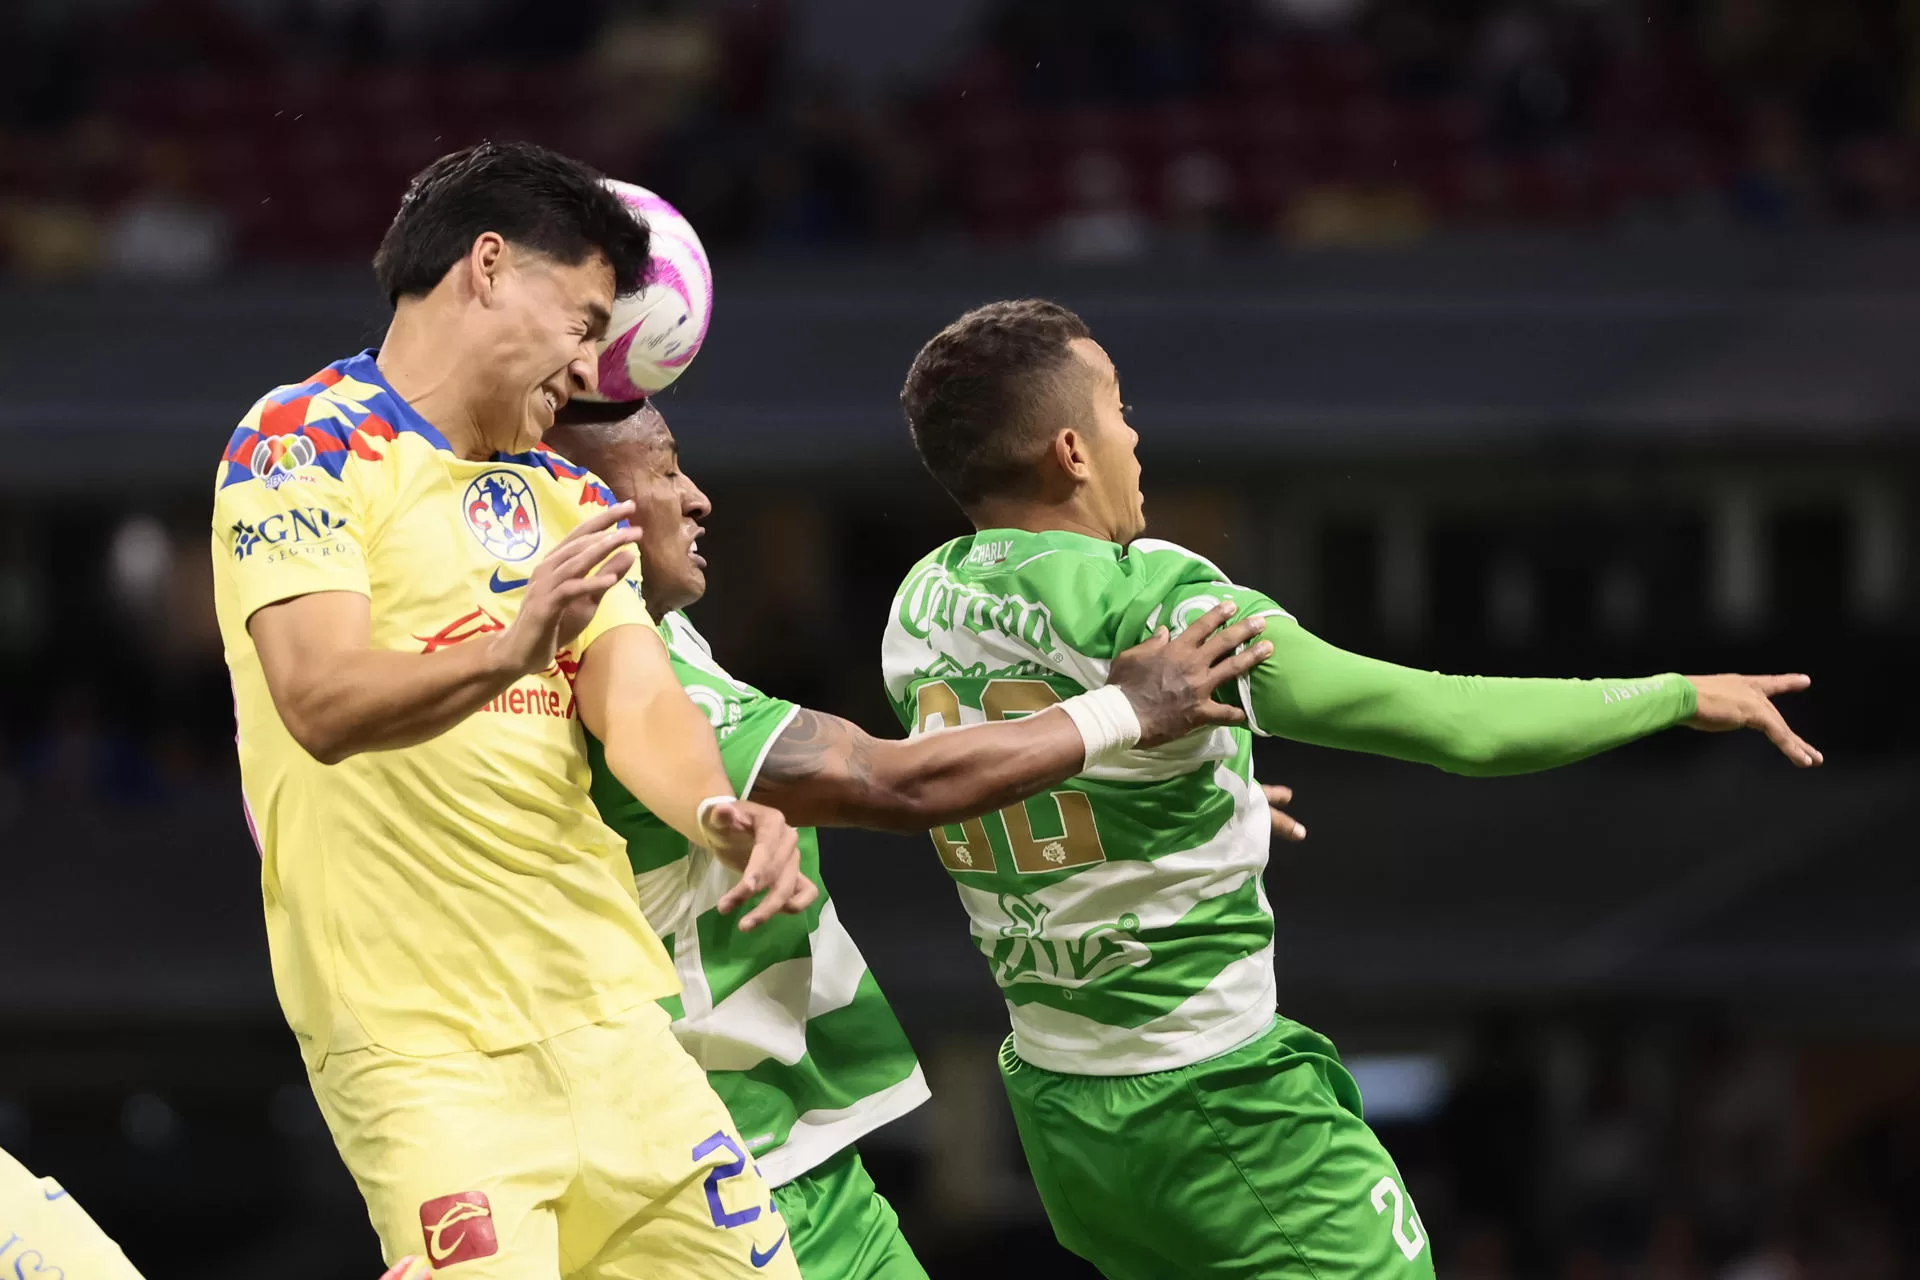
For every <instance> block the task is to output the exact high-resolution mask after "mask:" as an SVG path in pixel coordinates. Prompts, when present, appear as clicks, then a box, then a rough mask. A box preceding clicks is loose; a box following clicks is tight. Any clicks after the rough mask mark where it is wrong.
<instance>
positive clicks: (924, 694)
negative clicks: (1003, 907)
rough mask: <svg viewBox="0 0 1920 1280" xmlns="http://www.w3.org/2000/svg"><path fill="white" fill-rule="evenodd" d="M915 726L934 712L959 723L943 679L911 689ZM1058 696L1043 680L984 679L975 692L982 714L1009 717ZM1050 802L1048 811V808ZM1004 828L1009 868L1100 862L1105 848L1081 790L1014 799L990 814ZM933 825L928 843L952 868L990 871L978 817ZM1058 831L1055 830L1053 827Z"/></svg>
mask: <svg viewBox="0 0 1920 1280" xmlns="http://www.w3.org/2000/svg"><path fill="white" fill-rule="evenodd" d="M917 698H918V702H917V710H918V711H919V717H920V731H921V732H922V733H925V732H926V730H927V727H928V725H929V724H930V723H931V722H932V720H933V718H934V717H935V716H936V715H937V716H939V717H940V720H941V723H942V724H945V725H948V726H952V725H958V724H959V723H960V699H959V698H958V697H957V696H956V695H955V694H954V692H953V689H952V687H951V686H949V685H948V684H947V682H946V681H944V680H934V681H930V682H929V683H927V684H923V685H921V686H920V689H919V693H918V695H917ZM1059 701H1060V695H1059V694H1058V693H1055V692H1054V690H1053V686H1052V685H1049V684H1048V683H1047V682H1046V681H1044V680H989V681H987V686H986V688H985V689H983V690H981V692H980V710H981V711H982V712H983V713H984V714H985V715H986V718H987V719H988V720H1009V719H1015V718H1017V717H1020V716H1027V715H1032V714H1034V713H1035V712H1038V711H1045V710H1046V709H1047V708H1048V707H1051V706H1053V705H1054V704H1055V703H1057V702H1059ZM1049 802H1051V810H1052V811H1051V812H1048V807H1049ZM1034 806H1038V807H1039V808H1040V813H1041V818H1040V824H1041V826H1042V827H1043V830H1042V832H1041V833H1040V834H1035V831H1034V826H1035V823H1034V815H1033V807H1034ZM991 816H992V817H994V818H997V819H998V820H999V822H1000V824H1001V826H1002V828H1003V829H1004V831H1005V832H1006V837H1007V847H1008V848H1009V849H1011V850H1012V851H1013V865H1014V868H1015V869H1016V870H1018V871H1020V872H1021V873H1022V874H1025V875H1043V874H1045V873H1046V872H1049V871H1064V870H1066V869H1067V868H1068V867H1080V866H1085V865H1086V864H1087V863H1089V862H1105V861H1106V860H1107V851H1106V848H1105V847H1104V846H1103V845H1102V844H1101V843H1100V829H1099V828H1098V827H1097V826H1096V825H1094V820H1093V802H1092V801H1091V800H1089V799H1088V798H1087V796H1086V793H1085V792H1082V791H1070V790H1068V791H1050V792H1048V793H1047V794H1045V795H1041V796H1035V797H1034V798H1033V799H1031V800H1026V801H1022V802H1021V803H1019V804H1010V805H1008V806H1007V807H1006V808H1004V809H1002V810H1000V812H999V813H997V814H994V815H991ZM955 830H956V828H953V827H945V828H941V829H938V830H935V831H933V832H932V833H931V834H932V836H933V844H934V847H935V848H936V849H938V850H939V852H940V861H941V862H943V863H945V864H946V865H947V867H948V868H949V869H950V870H953V871H992V870H994V868H995V862H994V856H993V850H992V848H991V847H990V846H989V845H988V843H987V833H986V827H985V825H984V822H983V820H982V819H980V818H974V819H972V820H971V821H969V822H967V823H965V824H964V825H963V826H962V827H960V828H958V830H959V832H960V838H959V839H957V840H956V839H955V838H954V836H953V834H952V833H953V832H954V831H955ZM1056 831H1057V832H1058V834H1055V832H1056Z"/></svg>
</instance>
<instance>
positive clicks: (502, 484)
mask: <svg viewBox="0 0 1920 1280" xmlns="http://www.w3.org/2000/svg"><path fill="white" fill-rule="evenodd" d="M465 507H466V517H467V528H469V529H471V530H473V536H474V537H476V538H478V539H480V545H481V546H483V547H485V548H486V549H487V550H488V551H489V552H491V553H492V554H493V555H494V556H496V557H498V558H499V559H501V560H506V561H508V562H514V561H519V560H525V559H526V558H527V557H528V556H530V555H532V554H533V553H534V552H536V551H538V550H539V549H540V509H539V508H538V507H536V506H534V505H533V487H532V486H531V485H529V484H528V483H527V482H526V479H525V477H523V476H520V475H517V474H515V473H514V472H512V471H489V472H487V473H485V474H484V475H482V476H481V477H480V478H479V479H477V480H475V481H474V482H473V483H472V484H470V485H468V486H467V496H466V499H465Z"/></svg>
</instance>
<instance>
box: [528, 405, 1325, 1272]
mask: <svg viewBox="0 0 1920 1280" xmlns="http://www.w3.org/2000/svg"><path fill="white" fill-rule="evenodd" d="M548 441H549V443H551V444H552V446H553V447H554V448H555V449H556V450H558V451H559V452H560V453H561V454H563V455H564V456H566V457H567V458H569V459H571V460H572V461H573V462H575V463H578V464H580V465H582V466H585V467H587V468H589V469H590V470H592V471H593V472H594V473H595V474H596V475H600V476H603V477H605V478H606V481H607V483H608V485H610V486H611V487H612V489H613V491H614V494H615V496H616V497H618V498H620V499H621V500H623V501H628V500H630V501H632V502H633V504H634V517H635V520H636V522H637V523H638V524H639V525H640V527H641V530H642V532H641V539H640V559H641V563H642V565H643V566H644V568H645V579H644V581H645V591H646V599H647V607H648V609H649V610H650V611H652V613H653V614H654V616H655V617H657V618H659V619H660V628H661V634H662V636H663V637H664V638H665V639H666V641H667V647H668V650H669V652H670V653H671V654H672V657H673V666H674V672H675V674H676V675H677V676H678V677H679V679H680V682H681V684H682V685H684V686H685V687H686V689H687V692H688V693H689V694H690V695H692V697H693V699H694V701H695V703H696V704H698V705H699V706H700V707H701V708H702V709H703V710H704V711H705V712H706V714H707V718H708V720H709V721H711V723H712V725H713V731H714V733H715V734H716V735H717V736H718V737H719V740H720V755H721V759H722V760H724V761H725V762H726V766H727V770H728V773H729V775H730V776H731V778H732V780H733V781H734V783H735V785H736V786H737V787H738V788H739V789H740V793H741V794H742V795H746V794H749V793H751V794H752V795H754V796H756V797H757V798H759V799H761V800H763V801H764V802H766V803H768V804H772V805H774V806H775V807H776V808H778V809H780V810H781V811H782V812H783V813H785V814H787V816H788V817H789V819H790V820H792V821H793V822H794V823H796V824H797V825H799V827H800V828H801V831H800V843H801V857H802V859H803V866H804V869H805V871H806V874H807V876H808V878H809V879H811V880H813V881H814V883H815V884H816V885H817V886H819V889H820V897H819V899H818V900H817V901H816V902H815V903H814V904H813V905H812V906H811V907H809V908H808V909H807V911H806V912H805V913H804V914H802V915H799V916H795V917H790V918H786V919H782V920H778V921H775V922H773V923H772V924H770V925H769V926H768V927H766V928H764V929H759V930H756V931H754V932H753V933H750V934H742V933H740V932H738V931H737V930H732V929H728V928H726V927H725V926H724V922H723V921H722V920H721V919H720V918H719V916H718V914H717V912H716V909H715V906H714V902H715V899H716V896H717V893H718V891H719V889H720V888H721V887H723V883H724V882H723V881H722V880H720V879H719V878H718V877H717V875H716V873H717V870H718V869H717V868H716V867H715V866H714V864H713V859H712V857H711V855H709V854H708V853H707V852H706V851H705V850H704V849H701V848H699V847H698V846H697V845H694V844H692V843H690V842H689V841H688V840H687V839H686V838H685V837H684V836H682V835H680V834H679V833H678V832H676V831H674V830H673V829H672V828H670V827H668V826H667V825H666V824H665V823H663V822H661V820H660V819H659V818H658V817H656V816H654V814H653V813H652V812H650V811H649V810H648V808H647V807H646V805H645V804H643V803H642V802H641V801H640V800H638V799H636V798H635V797H634V796H633V795H632V794H631V793H630V792H629V791H628V790H627V788H626V787H625V786H623V785H622V784H621V782H620V779H619V778H618V777H617V776H615V775H614V773H613V772H612V771H611V770H609V769H608V768H607V767H606V761H605V758H604V755H603V753H602V752H601V750H600V748H599V744H597V743H594V742H591V741H590V742H589V743H588V749H589V752H590V754H591V756H592V759H593V764H594V779H593V798H594V801H595V803H597V804H598V805H599V807H600V814H601V816H602V817H603V818H605V819H606V820H607V822H608V823H609V824H611V825H612V827H613V828H614V830H616V831H618V832H619V833H620V834H621V835H622V836H624V837H625V838H626V841H627V857H628V859H629V860H630V861H631V863H632V865H633V870H634V875H635V882H636V884H637V885H638V887H639V890H640V900H641V905H642V908H643V909H644V910H645V912H646V915H647V919H648V920H649V921H650V922H651V923H652V924H653V926H654V928H655V930H656V931H657V932H658V933H659V934H660V936H661V940H662V941H663V942H665V943H666V944H667V946H668V948H669V950H671V951H672V953H673V956H674V961H675V964H676V966H677V967H678V968H679V970H680V974H681V979H682V982H681V986H682V994H681V995H680V996H679V997H678V998H676V999H673V1000H671V1001H669V1002H668V1007H669V1009H670V1010H671V1012H672V1013H673V1015H674V1031H675V1032H676V1034H678V1035H679V1037H680V1040H681V1043H682V1044H684V1045H686V1047H687V1050H688V1052H690V1053H692V1054H693V1056H694V1059H695V1060H696V1061H697V1062H699V1063H700V1065H701V1066H703V1067H705V1068H706V1070H707V1078H708V1079H709V1080H711V1081H712V1083H713V1086H714V1089H715V1090H716V1091H717V1092H718V1093H719V1094H720V1097H721V1098H722V1100H724V1101H725V1102H726V1104H727V1107H728V1109H729V1110H730V1111H731V1112H732V1113H733V1118H734V1122H735V1123H736V1124H737V1125H739V1127H740V1131H741V1132H742V1133H743V1134H745V1135H746V1140H747V1144H748V1150H749V1151H750V1153H751V1154H752V1155H753V1158H754V1161H755V1163H756V1164H757V1165H758V1166H759V1168H760V1170H761V1172H762V1173H763V1174H764V1175H765V1176H766V1178H767V1181H768V1182H769V1183H771V1184H772V1186H773V1189H774V1192H773V1194H774V1201H775V1203H776V1204H778V1205H779V1206H780V1209H781V1214H782V1217H783V1218H784V1219H785V1220H786V1222H787V1225H788V1227H789V1228H790V1230H791V1231H792V1233H793V1235H792V1244H793V1251H794V1256H795V1257H796V1258H797V1259H798V1260H799V1263H800V1267H801V1271H802V1272H803V1273H804V1274H805V1275H806V1276H807V1278H808V1280H926V1272H925V1271H924V1270H923V1269H922V1268H921V1266H920V1263H919V1261H918V1260H917V1259H916V1258H915V1257H914V1255H913V1250H912V1248H911V1247H910V1246H909V1245H908V1244H907V1241H906V1239H905V1238H904V1237H903V1236H902V1235H901V1233H900V1228H899V1223H898V1220H897V1219H896V1218H895V1216H894V1212H893V1209H892V1207H891V1206H889V1205H888V1204H887V1202H886V1200H885V1199H884V1198H883V1197H882V1196H881V1195H880V1194H879V1192H878V1191H877V1190H876V1189H875V1188H874V1184H873V1181H872V1179H871V1178H869V1177H868V1176H867V1172H866V1170H865V1168H864V1167H863V1166H862V1165H861V1162H860V1156H859V1153H858V1151H857V1150H856V1149H855V1146H854V1144H855V1143H856V1142H857V1141H858V1140H859V1139H861V1138H862V1137H864V1136H865V1135H867V1134H869V1133H871V1132H872V1131H874V1130H875V1129H878V1128H879V1127H880V1126H882V1125H884V1124H887V1123H888V1122H890V1121H892V1120H894V1119H897V1118H898V1117H900V1116H902V1115H904V1114H906V1113H907V1112H908V1111H910V1110H912V1109H913V1108H915V1107H917V1106H919V1105H920V1104H921V1103H922V1102H924V1101H925V1100H926V1098H927V1086H926V1082H925V1080H924V1079H923V1077H922V1076H921V1073H920V1067H919V1064H918V1062H917V1061H916V1060H915V1058H914V1054H913V1048H912V1046H911V1045H909V1044H908V1043H907V1039H906V1036H905V1034H904V1033H903V1032H902V1031H901V1029H900V1024H899V1022H898V1021H897V1020H896V1019H895V1017H894V1015H893V1010H892V1009H890V1008H889V1007H888V1005H887V1000H886V997H885V996H884V995H882V994H881V992H880V988H879V985H878V984H877V983H876V982H875V981H874V979H873V976H872V975H871V974H870V973H869V972H868V971H867V966H866V962H865V961H864V960H863V959H862V958H861V956H860V950H859V948H858V947H857V946H856V945H855V944H854V940H853V938H852V937H850V936H849V935H848V933H847V930H846V929H845V928H844V927H843V926H842V925H841V923H840V920H839V917H838V915H837V913H836V912H835V911H834V908H833V904H832V903H831V902H829V901H828V899H827V891H826V886H825V883H824V882H823V881H822V880H821V875H820V865H819V856H820V855H819V849H818V845H817V841H816V838H815V835H814V833H813V832H812V831H811V830H809V829H808V828H810V827H812V826H816V825H817V826H862V827H870V828H876V829H880V830H890V831H903V832H904V831H924V830H925V829H926V828H927V827H928V826H930V825H932V824H934V823H937V822H942V821H946V820H950V819H957V820H964V819H967V818H971V817H972V816H973V815H975V814H978V813H986V812H990V811H992V810H994V809H997V808H999V807H1001V806H1003V805H1007V804H1015V803H1018V802H1019V801H1021V800H1022V799H1024V798H1025V797H1027V796H1030V795H1033V794H1035V793H1037V792H1040V791H1044V790H1045V789H1047V788H1048V787H1050V786H1053V785H1055V784H1057V783H1059V782H1061V781H1062V780H1064V779H1066V778H1069V777H1071V776H1072V775H1074V774H1075V773H1077V772H1079V771H1080V770H1081V769H1082V768H1084V767H1086V764H1087V762H1088V761H1089V760H1094V761H1097V760H1099V759H1101V758H1103V757H1104V756H1106V755H1110V754H1112V753H1113V752H1114V751H1116V750H1121V749H1124V748H1125V747H1126V746H1127V745H1130V744H1131V743H1133V742H1135V741H1138V742H1143V743H1146V744H1148V745H1157V744H1159V743H1163V742H1169V741H1172V740H1174V739H1176V738H1179V737H1181V736H1183V735H1184V734H1186V733H1187V732H1189V731H1191V730H1192V729H1194V728H1197V727H1200V726H1202V725H1211V724H1233V723H1238V722H1239V721H1240V720H1241V719H1242V718H1243V716H1242V713H1241V712H1239V711H1238V710H1237V709H1234V708H1230V707H1226V706H1223V705H1221V704H1219V703H1215V702H1213V701H1212V700H1211V697H1212V693H1213V691H1214V689H1215V688H1217V687H1218V686H1219V685H1221V684H1222V683H1225V682H1228V681H1232V680H1236V679H1238V678H1239V676H1240V675H1241V674H1242V673H1243V672H1245V671H1246V670H1248V669H1250V668H1251V667H1252V665H1253V664H1254V663H1255V662H1258V661H1259V660H1260V659H1261V658H1263V657H1264V656H1265V655H1266V649H1265V646H1264V644H1263V643H1261V642H1259V641H1258V640H1257V633H1258V632H1259V631H1260V630H1261V629H1262V627H1263V625H1264V624H1262V623H1260V622H1258V621H1254V622H1249V623H1236V624H1234V625H1231V626H1226V625H1224V624H1225V622H1226V619H1227V616H1228V614H1229V612H1230V608H1229V607H1228V606H1221V607H1220V608H1218V609H1215V610H1213V611H1210V612H1209V613H1207V614H1205V615H1204V616H1203V617H1201V618H1200V619H1199V620H1198V621H1197V622H1196V623H1195V624H1194V625H1193V626H1192V627H1190V628H1188V630H1187V632H1186V633H1184V634H1183V635H1181V636H1179V637H1178V638H1171V639H1169V638H1167V637H1166V636H1164V635H1156V636H1154V637H1152V638H1149V639H1148V640H1147V641H1146V642H1145V643H1143V644H1141V645H1138V646H1135V648H1133V649H1132V650H1130V651H1128V652H1126V653H1123V654H1121V655H1119V656H1118V657H1117V658H1116V659H1115V660H1114V664H1113V670H1112V672H1111V676H1112V679H1111V683H1110V684H1108V686H1107V687H1106V688H1104V689H1101V690H1099V691H1096V692H1094V693H1089V694H1082V695H1081V696H1080V698H1079V699H1077V700H1076V699H1070V700H1068V701H1067V702H1064V703H1061V704H1060V705H1059V708H1058V709H1059V710H1060V711H1062V713H1063V714H1059V715H1035V716H1030V717H1026V718H1023V719H1020V720H1017V721H1013V722H1009V723H1005V724H997V725H980V726H975V727H972V728H968V729H959V728H958V727H956V729H955V731H954V732H952V733H943V734H935V735H931V736H921V737H919V738H916V739H911V740H908V741H896V740H886V739H876V738H873V737H870V736H869V735H867V734H866V733H863V732H862V731H861V730H860V729H859V728H858V727H857V726H855V725H853V724H850V723H848V722H847V721H845V720H842V719H840V718H839V717H838V716H833V715H828V714H826V713H824V712H820V711H813V710H809V709H808V708H805V707H799V706H795V705H794V704H793V703H791V702H787V701H784V700H782V699H779V698H774V697H769V696H768V695H766V694H764V693H762V692H761V691H760V690H758V689H756V688H754V687H753V686H751V685H749V684H746V683H744V682H742V681H740V680H736V679H735V678H734V677H733V676H731V675H729V674H728V673H727V671H726V669H725V668H724V667H722V666H721V665H720V663H719V661H718V659H716V658H715V657H714V655H713V651H712V650H711V649H710V648H709V647H708V646H707V642H706V639H705V638H704V637H703V636H702V635H701V634H700V633H699V632H698V631H697V630H695V629H694V626H693V623H692V622H691V621H690V620H689V619H688V618H687V616H686V613H685V612H684V611H685V610H686V609H687V608H688V607H690V606H691V605H693V604H694V603H696V602H697V601H698V600H699V599H700V598H701V597H702V596H703V595H705V594H706V590H707V574H706V560H705V558H704V557H702V556H701V554H700V552H699V550H698V542H699V539H700V537H701V536H702V535H703V534H704V532H705V530H704V528H703V527H702V525H703V523H704V522H705V521H706V520H707V518H708V516H709V515H710V514H711V511H712V507H711V505H710V504H709V503H708V501H707V497H706V495H705V494H704V493H702V492H701V491H700V489H699V487H698V486H697V485H695V484H694V482H693V480H692V478H691V477H690V476H688V475H687V473H686V471H685V469H684V468H683V467H682V466H681V463H680V456H679V448H678V446H677V445H676V443H675V441H674V438H673V433H672V432H671V431H670V430H669V429H668V427H667V423H666V419H665V418H664V417H662V416H661V414H660V412H659V410H658V409H657V408H655V407H654V406H653V405H651V404H647V403H644V402H641V403H633V404H598V403H588V402H575V403H574V404H571V405H569V406H568V407H567V408H566V409H564V410H562V412H561V419H560V422H559V423H558V424H556V425H555V427H554V429H553V430H552V431H551V432H549V433H548ZM1243 646H1244V651H1243V652H1240V653H1237V654H1236V653H1235V650H1236V649H1241V648H1242V647H1243ZM1116 726H1124V727H1123V728H1122V729H1121V730H1120V734H1119V737H1118V738H1115V737H1113V736H1112V734H1113V732H1114V730H1115V727H1116ZM1274 798H1275V799H1276V800H1277V801H1280V802H1283V803H1284V801H1285V799H1286V798H1287V797H1286V793H1285V792H1284V790H1283V789H1278V788H1276V789H1275V792H1274ZM1273 822H1274V826H1275V829H1276V830H1279V831H1282V832H1285V833H1287V834H1289V835H1292V834H1294V833H1296V832H1297V831H1301V830H1303V829H1300V828H1298V826H1297V824H1295V823H1294V822H1293V821H1292V819H1291V818H1289V817H1287V816H1286V815H1285V814H1284V813H1280V812H1278V811H1277V810H1276V811H1275V814H1274V817H1273Z"/></svg>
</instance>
